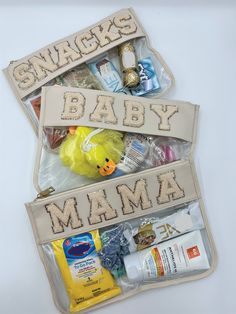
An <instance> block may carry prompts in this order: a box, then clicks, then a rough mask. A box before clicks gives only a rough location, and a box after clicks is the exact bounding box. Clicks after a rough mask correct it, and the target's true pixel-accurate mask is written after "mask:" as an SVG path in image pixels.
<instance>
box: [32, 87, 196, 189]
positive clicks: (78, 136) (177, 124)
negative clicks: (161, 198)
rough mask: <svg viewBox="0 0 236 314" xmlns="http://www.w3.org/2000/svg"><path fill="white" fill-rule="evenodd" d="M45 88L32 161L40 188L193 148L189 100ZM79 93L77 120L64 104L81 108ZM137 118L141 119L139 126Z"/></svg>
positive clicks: (165, 159)
mask: <svg viewBox="0 0 236 314" xmlns="http://www.w3.org/2000/svg"><path fill="white" fill-rule="evenodd" d="M43 93H44V96H43V101H44V108H43V110H44V113H43V114H42V117H41V120H40V129H39V144H38V154H37V159H36V166H35V185H36V188H37V190H38V191H39V192H40V191H43V190H46V189H48V188H49V187H53V188H54V189H55V191H56V192H63V191H66V190H68V189H72V188H77V187H81V186H85V185H88V184H91V183H96V182H100V181H103V180H109V179H113V178H117V177H120V176H123V175H127V174H132V173H136V172H140V171H143V170H146V169H151V168H155V167H158V166H161V165H165V164H168V163H171V162H174V161H177V160H186V159H188V158H189V156H190V154H191V152H192V149H193V141H194V136H195V135H194V134H195V125H196V119H197V110H198V109H197V108H198V107H197V106H194V105H192V104H190V103H184V102H183V103H181V102H178V101H166V100H149V99H148V98H145V97H142V98H141V100H140V98H139V97H134V96H130V95H126V94H117V93H109V92H103V91H91V90H90V91H88V90H85V89H79V88H68V87H67V88H65V87H48V88H47V89H44V92H43ZM71 97H72V98H71ZM73 97H74V98H73ZM71 99H72V100H71ZM81 99H82V100H84V101H85V103H84V106H83V117H80V118H79V119H77V117H76V122H75V121H73V117H72V119H70V118H68V113H67V110H78V111H79V110H82V109H81V108H82V107H81V108H80V107H79V106H82V105H81V103H79V101H80V100H81ZM127 104H128V106H127ZM65 106H70V108H69V107H68V108H67V107H65ZM76 106H77V109H75V108H76ZM150 106H151V107H150ZM122 107H123V108H122ZM71 108H72V109H71ZM150 108H152V109H150ZM115 109H117V111H115ZM154 109H155V110H154ZM122 111H123V112H124V116H122ZM129 112H130V117H129V115H128V113H129ZM69 114H70V113H69ZM74 114H75V113H72V115H74ZM185 115H187V116H188V121H187V120H186V125H184V122H183V121H184V120H182V118H183V117H184V116H185ZM64 116H65V119H63V117H64ZM177 116H179V117H178V118H177ZM132 118H133V119H134V120H132ZM112 119H113V121H114V123H110V121H111V120H112ZM122 119H123V120H122ZM129 119H130V121H129ZM137 119H139V120H140V121H141V120H142V121H143V122H142V123H140V128H141V130H139V128H138V127H136V124H137ZM152 120H153V122H152ZM164 120H165V121H164ZM99 121H100V122H99ZM119 121H120V123H119ZM124 121H125V122H124ZM161 121H163V122H164V123H162V124H163V125H162V128H163V130H161V123H160V122H161ZM150 122H151V123H150ZM172 122H173V129H172V127H171V124H172ZM158 123H159V124H158ZM165 123H166V124H167V125H165ZM70 124H71V125H70ZM124 124H125V125H124ZM132 124H133V125H134V126H133V127H132V126H131V125H132ZM189 124H191V129H189ZM158 125H159V127H158ZM174 129H179V132H177V133H176V132H175V130H174ZM147 132H148V133H147ZM149 132H151V133H149ZM178 134H179V137H174V135H175V136H176V135H177V136H178Z"/></svg>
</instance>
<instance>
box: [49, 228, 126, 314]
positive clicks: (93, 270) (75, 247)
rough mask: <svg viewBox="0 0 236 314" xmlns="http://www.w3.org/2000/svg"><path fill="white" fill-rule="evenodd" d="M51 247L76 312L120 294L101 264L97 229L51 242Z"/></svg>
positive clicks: (72, 307) (71, 304) (71, 305)
mask: <svg viewBox="0 0 236 314" xmlns="http://www.w3.org/2000/svg"><path fill="white" fill-rule="evenodd" d="M52 249H53V252H54V254H55V258H56V261H57V263H58V266H59V268H60V271H61V275H62V278H63V280H64V283H65V287H66V290H67V293H68V296H69V299H70V311H71V312H77V311H80V310H83V309H86V308H88V307H90V306H92V305H94V304H97V303H100V302H102V301H105V300H107V299H109V298H112V297H114V296H116V295H119V294H120V293H121V290H120V288H119V287H118V286H117V285H116V283H115V281H114V279H113V278H112V276H111V274H110V273H109V271H108V270H106V269H105V268H103V267H102V266H101V262H100V259H99V257H98V254H97V252H98V251H99V250H101V240H100V238H99V233H98V230H94V231H91V232H86V233H82V234H79V235H76V236H72V237H69V238H66V239H61V240H56V241H53V242H52Z"/></svg>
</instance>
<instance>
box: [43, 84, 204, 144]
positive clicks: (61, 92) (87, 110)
mask: <svg viewBox="0 0 236 314" xmlns="http://www.w3.org/2000/svg"><path fill="white" fill-rule="evenodd" d="M42 104H43V108H42V112H41V119H40V127H43V126H73V125H75V126H76V125H82V126H90V127H98V128H104V129H113V130H119V131H124V132H135V133H142V134H150V135H159V136H170V137H176V138H179V139H182V140H185V141H189V142H193V137H194V130H195V124H196V120H197V119H196V117H197V112H198V106H197V105H193V104H191V103H189V102H184V101H173V100H164V99H150V98H146V97H134V96H129V95H125V94H118V93H110V92H105V91H97V90H88V89H82V88H72V87H59V86H54V87H44V88H43V89H42Z"/></svg>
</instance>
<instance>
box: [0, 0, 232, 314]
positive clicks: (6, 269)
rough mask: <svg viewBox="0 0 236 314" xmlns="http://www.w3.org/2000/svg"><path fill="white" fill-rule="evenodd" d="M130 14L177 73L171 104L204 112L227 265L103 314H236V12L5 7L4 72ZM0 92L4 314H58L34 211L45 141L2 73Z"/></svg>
mask: <svg viewBox="0 0 236 314" xmlns="http://www.w3.org/2000/svg"><path fill="white" fill-rule="evenodd" d="M115 3H116V4H115ZM128 6H133V7H134V9H135V10H136V13H137V15H138V16H139V18H140V20H141V22H142V24H143V26H144V28H145V30H146V31H147V33H148V34H149V35H150V38H151V42H152V44H153V46H154V47H155V48H156V49H157V50H159V52H160V53H161V54H162V56H163V57H164V59H165V61H166V62H167V64H168V65H169V67H170V68H171V69H172V71H173V73H174V76H175V79H176V86H175V87H174V88H173V89H172V90H171V92H170V93H169V94H168V95H166V97H169V98H171V99H181V100H189V101H191V102H193V103H197V104H199V105H201V110H200V120H199V127H198V143H197V149H196V154H195V156H196V157H195V159H196V163H197V168H198V172H199V176H200V184H201V187H202V191H203V196H204V200H205V204H206V208H207V213H208V217H209V221H210V225H211V228H212V232H213V235H214V238H215V242H216V246H217V250H218V255H219V264H218V268H217V270H216V272H215V273H214V274H213V275H211V276H210V277H208V278H206V279H203V280H200V281H196V282H192V283H187V284H183V285H179V286H173V287H168V288H165V289H161V290H151V291H148V292H145V293H143V294H139V295H137V296H135V297H132V298H130V299H128V300H126V301H123V302H120V303H117V304H114V305H112V306H108V307H104V308H102V309H100V310H98V311H96V313H97V314H101V313H103V314H110V313H111V312H112V313H113V314H118V313H137V314H139V313H140V314H143V313H145V314H148V313H151V314H152V313H158V314H178V313H181V314H185V313H186V314H187V313H188V314H189V313H191V314H211V313H214V314H221V313H225V314H233V313H236V295H235V291H236V284H235V282H236V271H235V269H236V253H235V251H236V245H235V240H236V237H235V226H236V224H235V220H236V206H235V197H236V183H235V182H236V181H235V178H236V171H235V168H236V166H235V162H236V160H235V154H236V149H235V145H236V141H235V136H236V132H235V130H236V129H235V125H236V118H235V115H236V101H235V100H236V96H235V92H236V3H235V2H234V1H223V0H222V1H203V0H202V1H193V0H192V1H190V0H189V1H188V0H179V1H171V0H163V1H154V0H153V1H149V0H143V1H141V0H140V1H138V0H136V1H123V0H120V1H111V0H104V1H103V0H100V1H98V0H97V1H96V0H94V1H90V0H84V1H79V0H77V1H72V0H65V1H60V0H57V1H53V0H47V1H46V0H41V1H40V0H38V1H33V0H32V1H30V0H28V1H27V0H25V1H21V0H6V1H4V0H0V68H4V67H6V66H7V65H8V63H9V61H10V60H14V59H18V58H21V57H24V56H25V55H27V54H29V53H31V52H33V51H34V50H36V49H39V48H41V47H43V46H45V45H47V44H49V43H50V42H52V41H54V40H57V39H60V38H62V37H64V36H67V35H69V34H71V33H73V32H76V31H78V30H80V29H82V28H84V27H87V26H89V25H90V24H92V23H94V22H97V21H98V20H100V19H102V18H103V17H105V16H107V15H109V14H111V13H113V12H114V11H116V10H118V9H121V8H122V7H128ZM0 89H1V91H0V108H1V109H0V110H1V111H0V119H1V122H0V128H1V130H0V134H1V146H0V147H1V155H0V156H1V162H0V167H1V169H0V185H1V186H0V191H1V205H0V208H1V209H0V212H1V215H0V240H1V245H0V272H1V273H0V313H1V314H13V313H20V314H28V313H30V314H48V313H50V314H54V313H58V312H57V309H56V308H55V306H54V304H53V301H52V297H51V292H50V289H49V284H48V281H47V278H46V275H45V272H44V269H43V266H42V264H41V262H40V259H39V256H38V253H37V250H36V245H35V243H34V238H33V234H32V231H31V227H30V223H29V220H28V217H27V214H26V211H25V208H24V202H26V201H31V200H32V199H33V198H34V197H35V195H36V192H35V190H34V188H33V184H32V172H33V164H34V157H35V149H36V137H35V135H34V133H33V130H32V129H31V126H30V124H29V122H28V120H27V118H26V117H25V115H24V114H23V111H22V109H21V108H20V106H19V105H18V103H17V101H16V99H15V97H14V95H13V93H12V91H11V89H10V88H9V85H8V83H7V81H6V79H5V77H4V76H3V74H2V73H0Z"/></svg>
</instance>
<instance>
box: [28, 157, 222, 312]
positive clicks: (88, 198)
mask: <svg viewBox="0 0 236 314" xmlns="http://www.w3.org/2000/svg"><path fill="white" fill-rule="evenodd" d="M44 196H45V195H44ZM26 207H27V211H28V214H29V217H30V221H31V224H32V227H33V230H34V235H35V240H36V243H37V247H38V250H39V253H40V256H41V259H42V262H43V264H44V267H45V269H46V272H47V275H48V279H49V282H50V285H51V289H52V294H53V298H54V301H55V304H56V306H57V308H58V310H59V311H60V312H61V313H83V312H87V311H90V310H91V309H96V308H100V307H102V306H104V305H107V304H110V303H113V302H120V301H121V300H123V299H125V298H128V297H131V296H132V295H134V294H137V293H141V292H142V291H144V290H147V289H154V288H161V287H165V286H171V285H175V284H179V283H184V282H188V281H191V280H196V279H200V278H204V277H206V276H208V275H209V274H211V273H212V271H213V270H214V269H215V266H216V252H215V246H214V241H213V239H212V236H211V232H210V228H209V225H208V222H207V218H206V214H205V210H204V205H203V201H202V197H201V193H200V189H199V185H198V182H197V178H196V173H195V168H194V165H193V162H192V161H191V159H190V160H179V161H175V162H172V163H169V164H165V165H162V166H159V167H155V168H153V169H148V170H144V171H142V172H139V173H134V174H129V175H125V176H120V177H117V178H114V179H111V180H105V181H102V182H99V183H94V184H91V185H86V186H84V187H80V188H77V189H72V190H70V191H67V192H63V193H58V194H54V195H51V196H48V197H43V195H42V194H40V195H39V196H38V198H37V199H36V200H35V201H33V202H31V203H28V204H26ZM157 295H158V292H157ZM170 297H171V296H170Z"/></svg>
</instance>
